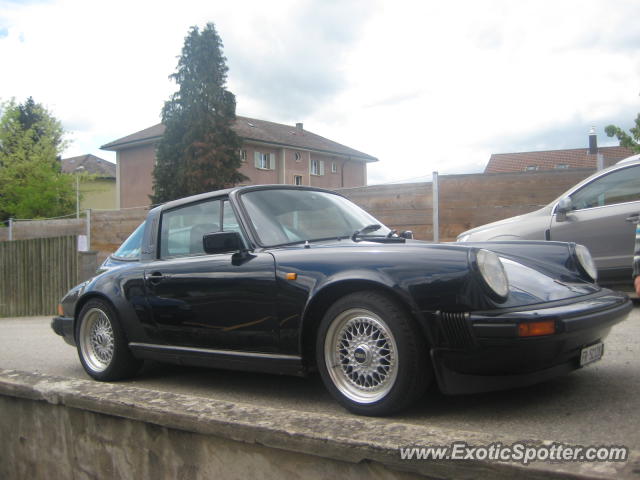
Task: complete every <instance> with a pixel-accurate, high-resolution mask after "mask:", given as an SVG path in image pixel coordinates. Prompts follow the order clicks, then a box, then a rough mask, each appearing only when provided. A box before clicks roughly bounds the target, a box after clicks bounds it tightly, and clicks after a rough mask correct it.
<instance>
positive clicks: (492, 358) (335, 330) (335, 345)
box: [52, 185, 631, 415]
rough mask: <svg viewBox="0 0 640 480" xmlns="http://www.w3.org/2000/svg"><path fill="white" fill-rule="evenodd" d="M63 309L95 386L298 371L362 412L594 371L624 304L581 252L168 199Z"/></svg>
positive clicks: (340, 213) (264, 204)
mask: <svg viewBox="0 0 640 480" xmlns="http://www.w3.org/2000/svg"><path fill="white" fill-rule="evenodd" d="M103 269H104V271H103V273H101V274H99V275H97V276H96V277H94V278H92V279H91V280H89V281H87V282H84V283H82V284H80V285H78V286H76V287H75V288H73V289H72V290H71V291H69V292H68V293H67V294H66V296H65V297H64V298H63V299H62V302H61V305H60V307H59V312H60V314H59V316H58V317H56V318H54V319H53V322H52V327H53V329H54V331H55V332H56V333H58V334H59V335H62V336H63V337H64V339H65V340H66V341H67V343H69V344H71V345H74V346H76V347H77V350H78V354H79V357H80V361H81V362H82V365H83V367H84V368H85V370H86V371H87V373H88V374H89V375H90V376H91V377H93V378H95V379H96V380H102V381H113V380H118V379H123V378H126V377H130V376H133V375H135V374H136V373H137V372H138V371H139V369H140V366H141V363H142V361H143V360H144V359H153V360H158V361H163V362H175V363H180V364H186V365H198V366H209V367H215V368H231V369H238V370H252V371H264V372H270V373H281V374H294V375H305V374H307V373H308V372H311V371H314V370H318V371H319V372H320V375H321V376H322V379H323V381H324V383H325V385H326V387H327V389H328V390H329V391H330V392H331V394H332V395H333V396H334V397H335V398H336V399H337V400H338V401H339V402H340V403H341V404H342V405H343V406H345V407H346V408H347V409H349V410H351V411H352V412H355V413H358V414H364V415H386V414H390V413H393V412H396V411H399V410H401V409H403V408H405V407H407V406H409V405H410V404H412V403H413V402H415V401H416V400H417V399H418V398H419V397H420V396H421V395H423V394H424V392H425V390H426V388H427V387H428V386H429V385H430V384H431V383H433V382H436V383H437V386H438V387H439V388H440V390H441V391H442V392H444V393H447V394H457V393H471V392H480V391H488V390H495V389H501V388H507V387H514V386H523V385H529V384H533V383H535V382H540V381H543V380H546V379H549V378H553V377H556V376H558V375H563V374H566V373H568V372H570V371H572V370H574V369H577V368H580V367H583V366H585V365H587V364H589V363H591V362H594V361H597V360H599V359H600V358H601V357H602V355H603V351H604V346H603V340H604V339H605V337H606V336H607V334H608V333H609V330H610V329H611V327H612V326H613V325H615V324H616V323H618V322H620V321H621V320H623V319H624V318H625V317H626V315H627V313H628V312H629V310H630V309H631V303H630V301H629V299H628V298H627V297H626V296H625V295H623V294H621V293H617V292H614V291H611V290H607V289H604V288H601V287H599V286H598V285H597V284H596V270H595V268H594V265H593V261H592V260H591V256H590V255H589V252H588V250H587V249H586V248H584V247H583V246H581V245H577V244H573V243H560V242H490V243H475V244H474V243H464V244H460V243H457V244H429V243H425V242H420V241H416V240H412V239H411V234H410V232H402V233H397V232H396V231H394V230H391V229H389V228H387V227H385V226H384V225H382V224H381V223H380V222H379V221H377V220H376V219H375V218H373V217H372V216H371V215H369V214H368V213H366V212H364V211H363V210H361V209H360V208H359V207H357V206H356V205H354V204H353V203H351V202H350V201H348V200H347V199H345V198H344V197H342V196H340V195H338V194H336V193H334V192H330V191H327V190H321V189H316V188H308V187H294V186H283V185H272V186H268V185H267V186H249V187H238V188H233V189H228V190H222V191H217V192H211V193H207V194H202V195H197V196H193V197H189V198H184V199H181V200H176V201H173V202H169V203H167V204H165V205H162V206H159V207H157V208H154V209H153V210H151V211H150V212H149V214H148V216H147V219H146V221H145V222H144V223H143V224H142V225H140V227H139V228H138V229H137V230H136V231H135V232H134V233H133V234H132V235H131V236H130V237H129V239H127V240H126V241H125V242H124V243H123V245H122V246H121V247H120V248H119V249H118V251H116V252H115V253H114V254H113V255H112V256H111V257H110V258H109V259H108V260H107V261H106V262H105V264H104V265H103Z"/></svg>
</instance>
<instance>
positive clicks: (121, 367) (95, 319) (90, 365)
mask: <svg viewBox="0 0 640 480" xmlns="http://www.w3.org/2000/svg"><path fill="white" fill-rule="evenodd" d="M75 335H76V345H77V348H78V356H79V357H80V363H82V366H83V367H84V369H85V371H86V372H87V373H88V374H89V375H90V376H91V377H93V378H94V379H95V380H100V381H103V382H108V381H112V380H122V379H125V378H130V377H132V376H134V375H135V374H136V373H137V372H138V371H139V370H140V367H141V366H142V361H141V360H138V359H137V358H135V357H134V356H133V355H132V354H131V351H130V350H129V347H128V344H127V339H126V337H125V334H124V331H123V330H122V327H121V325H120V322H119V321H118V317H117V314H116V312H115V311H114V309H113V307H112V306H111V305H110V304H109V303H108V302H106V301H104V300H100V299H92V300H89V301H88V302H87V303H86V304H85V305H84V306H83V307H82V310H81V311H80V315H79V316H78V321H77V322H76V331H75Z"/></svg>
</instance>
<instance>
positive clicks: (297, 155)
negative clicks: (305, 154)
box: [294, 152, 302, 163]
mask: <svg viewBox="0 0 640 480" xmlns="http://www.w3.org/2000/svg"><path fill="white" fill-rule="evenodd" d="M294 157H295V159H296V162H297V163H300V160H302V155H301V154H300V152H296V153H295V154H294Z"/></svg>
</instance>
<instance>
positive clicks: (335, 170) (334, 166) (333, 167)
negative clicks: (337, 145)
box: [331, 162, 338, 173]
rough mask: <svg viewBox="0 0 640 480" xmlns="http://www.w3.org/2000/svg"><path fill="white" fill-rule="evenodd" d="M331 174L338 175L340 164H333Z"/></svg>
mask: <svg viewBox="0 0 640 480" xmlns="http://www.w3.org/2000/svg"><path fill="white" fill-rule="evenodd" d="M331 173H338V164H337V163H336V162H331Z"/></svg>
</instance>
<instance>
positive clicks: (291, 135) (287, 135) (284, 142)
mask: <svg viewBox="0 0 640 480" xmlns="http://www.w3.org/2000/svg"><path fill="white" fill-rule="evenodd" d="M234 130H235V131H236V133H237V134H238V135H239V136H240V137H242V139H243V140H245V141H249V142H251V141H254V142H264V143H268V144H272V145H281V146H285V147H292V148H300V149H303V150H312V151H316V152H322V153H329V154H337V155H345V156H349V157H354V158H357V159H360V160H364V161H365V162H377V161H378V159H377V158H376V157H373V156H371V155H368V154H366V153H363V152H360V151H358V150H354V149H353V148H350V147H347V146H345V145H341V144H340V143H337V142H334V141H333V140H329V139H328V138H324V137H321V136H320V135H317V134H315V133H312V132H310V131H308V130H304V129H301V128H300V129H299V128H297V127H295V126H290V125H284V124H282V123H275V122H268V121H266V120H258V119H256V118H249V117H241V116H236V123H235V125H234ZM163 133H164V125H162V124H161V123H159V124H157V125H154V126H153V127H149V128H146V129H144V130H140V131H139V132H136V133H133V134H131V135H127V136H126V137H123V138H119V139H118V140H114V141H113V142H109V143H107V144H106V145H103V146H102V147H100V148H102V149H103V150H113V151H118V150H124V149H126V148H131V147H135V146H138V145H145V144H148V143H152V142H155V141H157V140H158V139H159V138H160V137H161V136H162V134H163Z"/></svg>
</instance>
